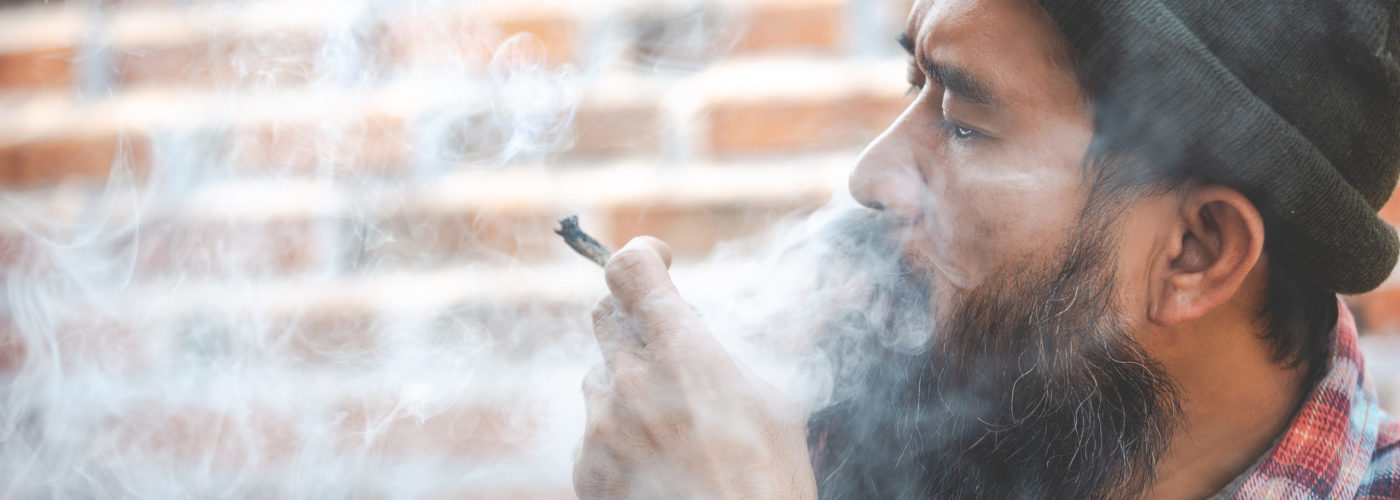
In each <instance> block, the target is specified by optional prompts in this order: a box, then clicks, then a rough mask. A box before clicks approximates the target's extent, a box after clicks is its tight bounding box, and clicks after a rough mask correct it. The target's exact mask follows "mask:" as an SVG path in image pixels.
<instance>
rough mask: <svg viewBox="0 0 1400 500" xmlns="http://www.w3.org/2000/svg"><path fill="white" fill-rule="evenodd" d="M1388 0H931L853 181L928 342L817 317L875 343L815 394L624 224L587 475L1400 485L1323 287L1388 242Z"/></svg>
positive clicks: (1223, 493)
mask: <svg viewBox="0 0 1400 500" xmlns="http://www.w3.org/2000/svg"><path fill="white" fill-rule="evenodd" d="M1397 19H1400V8H1397V7H1396V6H1395V4H1394V3H1393V2H1384V1H1367V0H1355V1H1340V0H1337V1H1332V0H1328V1H1317V0H1308V1H1301V0H1298V1H1287V2H1281V1H1243V2H1196V1H1191V0H1118V1H1113V0H1083V1H1074V0H1041V1H1039V2H1038V3H1037V2H1031V1H1030V0H920V1H918V2H917V3H916V4H915V6H914V8H913V11H912V13H911V16H910V18H909V22H908V29H907V32H906V33H905V34H904V35H903V36H901V37H900V39H901V43H903V44H904V45H905V48H906V49H908V51H909V52H910V54H911V68H910V83H911V84H912V85H913V86H914V88H915V89H916V92H917V98H916V99H915V100H914V101H913V103H912V104H910V106H909V108H908V109H907V110H906V111H905V112H904V113H903V115H901V116H900V117H899V118H898V119H897V120H896V121H895V123H894V124H893V125H892V126H891V127H890V128H889V130H887V131H886V132H885V133H884V134H883V135H882V136H881V137H880V138H879V139H877V140H876V141H875V142H874V143H873V144H871V145H870V147H869V148H868V149H867V150H866V152H865V153H864V155H863V156H862V158H861V160H860V162H859V163H858V165H857V166H856V168H855V171H854V172H853V174H852V176H851V181H850V185H851V192H852V194H853V195H854V196H855V198H856V199H857V200H859V201H860V202H861V203H862V204H864V205H865V206H866V207H869V209H871V210H872V211H873V212H874V213H875V214H877V215H876V218H877V219H878V220H879V221H880V223H879V225H878V227H879V228H881V229H882V231H883V232H884V234H885V237H884V238H883V241H887V242H889V243H890V244H892V245H896V246H897V247H898V249H899V250H900V252H899V254H900V256H901V265H903V266H904V269H905V270H906V272H904V273H894V274H896V275H897V276H898V278H897V279H896V281H898V283H896V284H894V285H891V286H892V287H893V288H891V289H893V290H897V292H895V293H897V294H898V296H899V297H901V298H903V299H904V300H903V302H904V303H909V302H910V300H908V299H909V298H910V297H914V298H917V299H918V300H916V301H914V303H917V304H920V305H921V306H922V307H919V308H918V309H920V310H921V312H922V313H923V314H922V316H921V315H905V316H897V317H894V319H891V320H889V321H884V322H879V325H880V326H881V327H882V328H908V327H909V326H910V325H914V326H919V325H923V326H924V327H926V328H927V329H928V330H929V331H930V335H931V336H930V339H929V340H928V342H927V345H926V346H925V347H924V348H922V349H916V350H910V349H903V348H900V347H899V346H894V345H891V344H889V343H887V342H882V341H879V340H877V339H878V338H879V337H880V336H879V335H866V336H855V337H852V336H837V337H832V338H831V339H827V340H826V341H824V342H825V343H824V344H823V345H824V346H825V347H826V348H828V349H829V350H831V351H832V352H840V353H845V352H862V353H868V354H874V355H878V356H881V357H880V358H879V359H881V360H883V361H882V362H880V363H874V364H867V365H861V366H855V367H847V368H849V369H841V370H838V372H840V373H843V374H845V376H844V377H843V383H845V384H855V385H853V386H850V387H854V388H856V389H854V390H847V391H846V392H844V393H843V394H846V395H847V397H844V398H842V399H840V400H838V403H837V404H835V405H833V406H832V407H830V408H828V409H826V410H823V411H822V412H819V413H818V414H817V415H814V416H813V417H812V418H811V419H810V421H806V422H804V419H803V418H802V415H800V414H799V413H798V412H797V411H796V410H794V409H791V408H786V407H783V406H780V405H779V404H777V403H773V401H774V400H775V398H773V397H771V395H770V394H769V392H768V391H767V390H766V389H765V388H764V387H762V386H761V384H758V383H755V382H752V381H749V380H747V379H745V378H744V377H743V376H742V375H740V372H739V370H738V369H737V368H736V367H735V366H734V364H733V362H732V361H730V360H729V358H728V356H726V354H725V353H724V351H723V350H722V349H721V348H720V347H719V346H718V345H717V344H716V342H715V340H714V338H713V337H712V336H711V335H710V333H709V332H708V331H707V330H706V329H705V326H704V325H703V324H702V323H701V321H700V320H699V319H698V318H697V317H696V315H695V314H694V313H693V312H692V311H691V310H690V308H689V307H687V306H686V304H685V302H684V299H682V298H681V296H680V294H679V292H678V291H677V290H676V289H675V287H674V286H672V285H671V282H670V280H669V278H668V277H667V274H666V268H667V266H668V265H669V252H668V251H667V250H666V247H665V245H664V244H663V243H661V242H659V241H657V240H655V239H651V238H639V239H637V240H634V241H632V242H631V243H629V244H628V245H627V247H626V248H624V249H623V250H622V251H620V252H618V253H617V254H616V255H615V256H614V257H613V259H612V260H611V261H610V262H609V263H608V266H607V273H606V276H607V282H608V286H609V288H610V290H611V291H612V295H610V296H609V297H607V298H605V299H604V300H603V301H602V302H601V303H600V304H599V306H598V308H597V309H596V310H595V312H594V329H595V333H596V334H597V337H598V340H599V342H600V345H601V347H602V348H603V352H604V359H605V360H606V363H605V367H603V368H602V369H600V370H598V371H597V372H595V375H594V376H591V377H590V379H589V381H587V382H586V384H585V393H586V394H587V396H588V407H589V422H588V428H587V430H586V433H585V437H584V443H583V447H582V449H581V451H580V456H579V461H578V463H577V465H576V467H575V487H576V489H577V491H578V493H579V495H580V497H583V498H612V497H636V498H817V497H819V496H820V497H822V498H929V497H934V498H1164V499H1165V498H1172V499H1174V498H1209V497H1220V498H1395V497H1400V454H1397V453H1396V452H1395V450H1394V449H1395V446H1396V443H1397V441H1400V427H1397V426H1396V424H1395V423H1393V422H1392V421H1391V420H1390V419H1389V418H1388V417H1386V416H1385V415H1384V414H1382V412H1381V411H1380V410H1379V408H1378V407H1377V405H1376V401H1375V394H1374V391H1373V389H1371V386H1370V382H1368V381H1367V380H1366V377H1365V375H1364V371H1363V365H1362V360H1361V356H1360V354H1359V352H1358V351H1357V347H1356V329H1355V325H1354V321H1353V319H1352V317H1351V314H1350V313H1349V312H1348V311H1347V310H1346V309H1345V308H1344V307H1342V306H1341V305H1340V303H1339V301H1338V300H1337V298H1336V295H1335V294H1336V293H1359V292H1363V291H1367V290H1370V289H1372V288H1374V287H1376V286H1378V285H1379V283H1380V282H1381V281H1383V280H1384V279H1385V278H1386V277H1387V276H1388V275H1389V273H1390V270H1391V269H1392V268H1393V267H1394V265H1395V262H1396V254H1397V248H1400V244H1397V239H1396V235H1395V232H1394V230H1393V229H1392V228H1390V227H1389V226H1388V225H1386V224H1385V223H1384V222H1382V221H1381V220H1380V219H1379V218H1377V217H1376V215H1375V212H1376V210H1378V209H1379V208H1380V206H1381V205H1382V204H1384V203H1385V201H1386V199H1387V198H1388V197H1389V194H1390V193H1391V191H1392V190H1393V189H1394V187H1395V184H1396V178H1397V169H1398V168H1400V156H1397V152H1400V141H1398V140H1397V137H1400V135H1397V134H1400V65H1398V64H1397V59H1396V57H1397V54H1400V34H1395V33H1394V32H1395V31H1396V28H1397V26H1398V25H1397ZM877 330H878V329H877ZM876 333H878V332H876ZM832 339H835V340H832ZM840 367H841V365H840V364H839V363H838V368H840ZM848 389H849V388H848ZM838 392H840V391H838ZM804 424H805V425H804Z"/></svg>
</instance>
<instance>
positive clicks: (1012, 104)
mask: <svg viewBox="0 0 1400 500" xmlns="http://www.w3.org/2000/svg"><path fill="white" fill-rule="evenodd" d="M1059 37H1060V35H1059V32H1058V30H1057V28H1056V27H1055V26H1054V25H1053V24H1052V22H1051V21H1050V19H1049V18H1048V17H1047V16H1046V15H1045V14H1044V12H1042V11H1041V10H1040V9H1039V7H1037V6H1036V5H1035V4H1034V3H1033V2H1031V1H1029V0H936V1H935V0H919V1H918V2H917V3H916V4H915V6H914V9H913V11H912V13H911V15H910V17H909V23H908V26H907V31H906V32H905V34H904V35H903V38H905V40H902V41H907V42H908V44H907V46H906V48H907V49H909V51H910V53H911V66H910V70H909V71H910V72H909V76H910V83H911V85H913V86H914V88H913V91H914V92H917V98H916V99H915V100H914V101H913V103H912V104H910V105H909V107H908V109H906V110H905V112H904V113H903V114H902V115H901V116H900V117H899V118H898V119H897V120H896V121H895V122H894V124H892V125H891V126H890V128H889V129H888V130H886V131H885V133H884V134H883V135H881V136H880V137H879V139H877V140H876V141H875V142H874V143H872V144H871V145H870V147H869V148H868V149H867V150H866V151H865V153H864V155H863V156H862V158H861V160H860V162H859V163H858V164H857V166H856V168H855V171H854V172H853V173H852V175H851V179H850V188H851V193H852V194H853V195H854V196H855V197H856V199H857V200H859V201H860V202H861V203H863V204H865V205H868V206H873V207H882V208H883V209H884V211H885V212H886V213H887V214H889V215H891V216H893V217H894V218H896V219H897V221H898V223H899V224H900V227H901V231H900V232H901V233H902V234H901V235H900V236H901V237H902V238H901V239H902V240H903V246H904V252H905V257H906V258H907V259H908V260H909V262H911V263H912V264H913V265H914V266H915V267H916V268H918V269H919V270H921V271H926V272H928V273H929V274H930V275H931V277H932V279H933V280H935V283H934V285H935V286H934V289H935V290H938V293H937V296H935V297H933V298H932V299H933V300H934V302H935V303H936V304H946V303H948V301H949V299H950V295H952V294H956V293H959V292H966V291H968V290H971V289H974V288H976V287H977V286H979V285H981V284H983V283H985V282H986V281H987V280H988V279H989V278H990V277H992V276H993V275H995V274H996V273H998V272H1005V271H1008V270H1012V269H1016V268H1021V267H1024V266H1026V265H1042V266H1043V265H1047V262H1046V261H1045V259H1047V258H1049V256H1050V255H1051V254H1052V253H1053V252H1054V251H1055V250H1057V249H1058V248H1060V247H1062V246H1064V245H1065V243H1066V237H1067V235H1069V234H1070V233H1071V229H1072V228H1073V227H1074V225H1075V224H1076V222H1077V221H1078V219H1079V215H1080V212H1081V210H1082V209H1083V208H1084V205H1085V201H1086V197H1087V194H1088V187H1089V185H1088V183H1087V182H1086V180H1085V175H1084V170H1083V169H1082V168H1081V162H1082V161H1083V158H1084V151H1085V149H1086V148H1087V147H1088V145H1089V140H1090V137H1091V136H1092V125H1091V123H1090V115H1089V110H1088V108H1087V106H1086V105H1085V103H1084V102H1083V100H1082V98H1081V96H1080V93H1079V87H1078V83H1077V81H1076V80H1075V78H1074V75H1073V74H1071V73H1070V70H1069V69H1068V65H1067V64H1066V63H1065V62H1064V61H1065V59H1066V57H1067V56H1066V55H1065V54H1063V53H1062V52H1063V51H1064V50H1065V49H1063V48H1060V46H1059V45H1058V44H1057V43H1056V40H1057V39H1058V38H1059Z"/></svg>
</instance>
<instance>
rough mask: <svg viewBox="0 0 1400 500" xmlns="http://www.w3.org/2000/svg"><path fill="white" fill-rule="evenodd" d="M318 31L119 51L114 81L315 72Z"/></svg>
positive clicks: (224, 79) (240, 79) (251, 82)
mask: <svg viewBox="0 0 1400 500" xmlns="http://www.w3.org/2000/svg"><path fill="white" fill-rule="evenodd" d="M320 44H321V41H320V37H319V36H318V35H309V34H299V33H265V34H259V35H256V36H254V37H253V38H245V37H234V36H233V35H229V36H226V37H213V38H204V39H200V40H191V41H190V42H189V43H186V44H178V45H162V46H153V47H123V48H120V49H115V50H116V53H115V54H113V56H112V57H113V60H114V61H113V68H114V69H115V71H116V75H115V79H116V81H118V82H120V83H122V84H124V85H151V84H171V83H182V84H193V85H240V86H269V87H270V86H274V85H287V84H298V83H304V82H306V81H308V80H309V79H310V78H312V77H314V76H316V74H317V71H318V68H317V56H318V51H319V50H320Z"/></svg>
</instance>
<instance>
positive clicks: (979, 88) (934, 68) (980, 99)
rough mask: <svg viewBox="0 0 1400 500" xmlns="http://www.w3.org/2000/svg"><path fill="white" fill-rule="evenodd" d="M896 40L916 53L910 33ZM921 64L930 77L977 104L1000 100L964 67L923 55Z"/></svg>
mask: <svg viewBox="0 0 1400 500" xmlns="http://www.w3.org/2000/svg"><path fill="white" fill-rule="evenodd" d="M896 40H898V41H899V45H900V46H901V47H904V51H905V52H908V53H909V55H911V56H912V55H914V54H915V52H914V39H913V38H912V37H910V36H909V34H908V33H900V34H899V36H898V37H896ZM919 65H920V66H923V68H924V71H926V72H928V75H929V78H930V79H932V80H933V81H935V82H938V84H939V85H942V86H943V88H945V89H948V91H949V92H952V93H953V94H955V95H958V96H960V97H962V98H963V99H966V100H968V101H972V102H975V103H977V104H989V105H995V104H996V103H997V102H998V100H997V98H996V94H994V93H992V88H991V86H990V85H987V83H986V82H983V81H982V80H981V79H979V78H977V77H976V76H975V75H973V74H972V72H970V71H968V70H966V69H964V68H961V67H958V66H952V65H947V64H939V63H937V62H934V61H930V60H928V59H926V58H923V57H920V58H919Z"/></svg>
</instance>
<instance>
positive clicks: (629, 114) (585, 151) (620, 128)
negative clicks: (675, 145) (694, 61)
mask: <svg viewBox="0 0 1400 500" xmlns="http://www.w3.org/2000/svg"><path fill="white" fill-rule="evenodd" d="M574 125H575V127H576V129H577V130H578V141H577V142H576V143H575V144H574V147H573V149H571V150H570V151H569V154H570V155H573V156H617V155H626V154H636V153H658V152H660V150H661V140H662V134H663V133H664V131H663V130H662V129H661V127H662V125H661V110H660V109H659V106H658V103H657V102H641V103H635V104H627V105H601V106H600V105H594V106H583V107H580V108H579V110H578V113H577V114H576V115H575V116H574Z"/></svg>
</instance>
